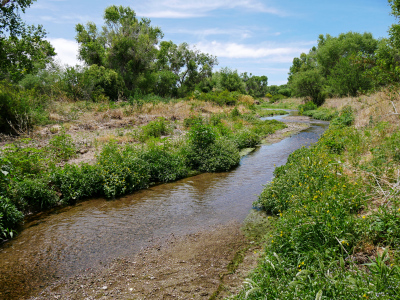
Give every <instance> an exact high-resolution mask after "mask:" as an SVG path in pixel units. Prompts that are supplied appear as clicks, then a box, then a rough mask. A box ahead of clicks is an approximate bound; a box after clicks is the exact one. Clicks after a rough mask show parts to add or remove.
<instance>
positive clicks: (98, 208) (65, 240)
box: [0, 122, 327, 299]
mask: <svg viewBox="0 0 400 300" xmlns="http://www.w3.org/2000/svg"><path fill="white" fill-rule="evenodd" d="M326 127H327V124H326V123H323V122H319V123H315V124H313V126H312V127H311V128H309V129H307V130H305V131H302V132H301V133H299V134H297V135H294V136H292V137H290V138H287V139H284V140H282V141H281V142H279V143H276V144H272V145H263V146H261V147H259V148H257V149H256V150H255V151H254V152H252V153H250V154H249V155H247V156H246V157H244V158H243V159H242V161H241V163H240V166H239V167H237V168H236V169H235V170H233V171H231V172H228V173H214V174H201V175H198V176H194V177H190V178H186V179H183V180H180V181H177V182H174V183H169V184H162V185H158V186H153V187H151V188H149V189H146V190H142V191H139V192H137V193H134V194H132V195H129V196H126V197H123V198H119V199H117V200H113V201H106V200H104V199H93V200H90V201H85V202H82V203H79V204H77V205H75V206H72V207H67V208H63V209H59V210H55V211H53V212H51V213H47V214H43V215H41V216H37V217H36V218H35V219H32V220H30V221H28V222H26V224H25V226H24V230H23V231H22V232H21V234H20V235H19V236H18V237H17V238H15V239H14V240H12V241H10V242H8V243H6V244H4V245H3V246H2V247H1V248H0V299H3V298H4V299H7V298H9V299H19V298H26V297H27V296H28V295H30V294H32V293H35V292H37V291H38V290H40V289H42V288H43V287H45V286H46V285H48V284H49V283H51V282H52V281H54V280H56V279H57V278H61V277H63V278H65V277H68V276H72V275H76V274H78V273H81V272H85V271H89V270H92V269H96V268H98V267H99V266H101V265H103V264H106V263H108V262H110V261H111V260H112V259H114V258H116V257H120V256H125V257H126V256H129V255H132V254H136V253H138V252H139V251H140V250H141V249H142V248H143V247H146V246H149V245H151V244H152V243H153V242H155V241H158V240H160V239H164V238H167V237H169V236H171V235H183V234H188V233H193V232H196V231H199V230H201V229H205V228H207V227H208V226H214V225H217V224H225V223H228V222H229V221H232V220H237V221H239V222H240V221H243V220H244V218H245V217H246V215H247V214H248V213H249V210H250V209H251V207H252V202H253V201H254V200H256V199H257V194H259V193H260V192H261V190H262V188H263V187H262V185H263V184H265V183H266V182H268V181H270V180H271V178H272V176H273V170H274V164H276V165H277V166H279V165H282V164H284V163H285V162H286V159H287V157H288V155H289V154H290V153H292V152H293V151H294V150H296V149H298V148H300V147H301V146H302V145H306V144H309V143H313V142H316V141H317V140H318V138H319V136H320V135H321V134H322V133H323V131H324V130H325V129H326Z"/></svg>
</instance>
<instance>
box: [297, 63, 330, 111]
mask: <svg viewBox="0 0 400 300" xmlns="http://www.w3.org/2000/svg"><path fill="white" fill-rule="evenodd" d="M324 83H325V79H324V77H323V76H322V75H321V73H320V72H319V71H318V70H317V69H312V70H307V71H304V72H298V73H296V74H294V75H293V77H292V81H291V84H290V87H291V89H292V90H293V91H294V93H295V94H296V95H297V96H300V97H310V99H311V100H312V101H313V102H314V103H315V104H316V105H317V106H320V105H322V104H323V103H324V101H325V94H324V92H323V89H324Z"/></svg>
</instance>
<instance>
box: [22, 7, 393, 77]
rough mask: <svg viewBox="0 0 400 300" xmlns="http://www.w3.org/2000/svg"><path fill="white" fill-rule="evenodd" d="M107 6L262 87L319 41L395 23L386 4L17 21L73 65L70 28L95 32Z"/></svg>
mask: <svg viewBox="0 0 400 300" xmlns="http://www.w3.org/2000/svg"><path fill="white" fill-rule="evenodd" d="M113 4H115V5H123V6H130V7H131V8H132V9H133V10H134V11H135V12H136V14H137V17H139V18H142V17H145V18H149V19H150V20H151V24H152V25H153V26H159V27H160V28H161V30H162V31H163V33H164V38H163V40H165V41H169V40H171V41H173V42H174V43H176V44H179V43H182V42H187V43H189V44H190V45H192V47H196V48H197V49H199V50H200V51H202V52H206V53H209V54H212V55H215V56H217V57H218V61H219V65H218V66H217V67H216V69H215V70H218V69H219V68H222V67H229V68H231V69H233V70H237V71H238V72H239V73H242V72H248V73H252V74H253V75H258V76H261V75H266V76H267V77H268V85H273V84H276V85H281V84H285V83H286V82H287V76H288V75H287V73H288V72H289V67H290V66H291V64H292V61H293V58H294V57H298V56H300V54H301V53H302V52H305V53H307V52H308V51H309V50H310V49H311V48H312V47H313V46H316V44H317V42H316V41H317V39H318V36H319V35H320V34H330V35H332V36H337V35H339V34H340V33H345V32H349V31H353V32H361V33H363V32H371V33H372V34H373V36H374V37H375V38H384V37H387V36H388V34H387V31H388V28H389V26H390V25H391V24H393V23H395V22H397V20H396V19H395V18H394V17H393V16H391V15H390V6H389V5H388V2H387V0H335V1H332V0H329V1H328V0H279V1H278V0H140V1H139V0H119V1H118V2H113V1H110V0H108V1H104V0H97V1H93V0H89V1H85V0H80V1H78V0H37V1H36V2H34V4H33V5H32V6H31V7H30V8H28V9H27V10H26V13H25V15H23V16H22V17H23V19H24V20H25V21H26V23H28V24H35V25H37V24H42V25H43V27H44V28H45V29H46V31H47V33H48V34H47V39H48V40H49V41H50V42H51V43H52V45H53V46H54V47H55V49H56V52H57V53H58V60H59V61H60V62H61V63H62V64H69V65H75V64H78V63H80V62H79V60H78V59H77V52H78V44H77V43H76V41H75V35H76V32H75V25H76V24H78V23H81V24H86V23H87V22H89V21H90V22H94V23H96V24H97V25H98V26H99V27H101V26H102V25H103V13H104V9H105V8H106V7H107V6H110V5H113Z"/></svg>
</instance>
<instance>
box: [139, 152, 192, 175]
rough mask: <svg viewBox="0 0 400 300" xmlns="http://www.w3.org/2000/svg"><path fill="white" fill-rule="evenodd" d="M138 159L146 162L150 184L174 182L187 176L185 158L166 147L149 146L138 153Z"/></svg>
mask: <svg viewBox="0 0 400 300" xmlns="http://www.w3.org/2000/svg"><path fill="white" fill-rule="evenodd" d="M139 157H140V158H141V159H142V160H143V161H145V162H147V164H148V167H149V170H150V181H152V182H170V181H175V180H177V179H180V178H183V177H185V176H187V174H188V168H187V167H186V164H185V157H183V155H182V154H180V153H179V152H177V151H173V150H172V149H170V148H169V147H168V146H165V145H155V144H152V145H149V146H148V148H147V149H146V150H144V151H142V152H140V153H139Z"/></svg>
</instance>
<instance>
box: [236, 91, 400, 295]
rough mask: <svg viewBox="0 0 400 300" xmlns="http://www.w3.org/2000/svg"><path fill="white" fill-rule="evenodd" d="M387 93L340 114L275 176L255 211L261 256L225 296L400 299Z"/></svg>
mask: <svg viewBox="0 0 400 300" xmlns="http://www.w3.org/2000/svg"><path fill="white" fill-rule="evenodd" d="M390 95H391V93H390V91H386V93H381V94H377V95H375V97H376V98H375V99H372V98H370V97H366V98H364V99H363V100H361V103H360V102H359V101H358V99H353V100H355V102H357V103H355V104H353V105H351V106H345V105H342V106H340V107H341V112H340V113H339V114H338V116H337V117H336V118H335V119H333V120H332V122H331V125H330V128H329V129H328V130H327V131H326V132H325V134H324V135H323V136H322V137H321V139H320V141H319V142H318V143H317V144H315V145H313V146H311V147H310V148H302V149H299V150H297V151H295V152H294V153H293V154H292V155H290V157H289V159H288V161H287V163H286V165H284V166H281V167H279V168H277V169H276V170H275V178H274V179H273V181H271V182H270V183H268V184H267V185H266V187H265V189H264V191H263V192H262V194H261V195H260V197H259V199H258V201H256V203H255V204H254V205H255V206H257V207H258V208H259V209H261V210H262V211H264V212H265V213H266V214H268V215H269V216H270V218H271V219H274V222H272V223H273V227H272V229H268V230H267V231H265V234H267V235H266V238H267V242H266V246H265V253H264V254H263V257H262V259H261V260H260V262H259V265H258V267H257V268H256V269H255V270H254V271H253V273H252V275H251V276H250V278H249V279H247V280H246V282H245V287H244V289H243V290H242V291H241V292H240V293H239V294H238V295H236V296H234V297H232V298H234V299H264V298H267V299H399V298H400V287H399V284H398V283H399V281H400V267H399V262H400V255H399V254H400V253H399V250H398V249H399V246H400V234H399V233H398V232H399V231H398V228H399V225H400V221H399V220H400V199H399V197H398V195H399V193H400V189H399V188H398V186H397V183H398V182H399V181H400V175H399V174H400V164H399V162H400V152H399V150H398V145H399V144H400V121H399V119H398V118H391V119H388V118H387V115H386V114H387V113H388V112H389V113H390V111H391V112H392V113H393V112H394V108H393V105H394V106H397V105H399V104H400V101H399V99H398V98H397V97H396V98H394V97H392V96H390ZM391 101H393V105H392V103H391ZM332 102H335V104H336V105H337V103H338V100H337V99H334V100H332ZM332 102H331V101H329V100H328V101H327V103H326V104H325V105H324V107H325V109H331V108H333V107H334V106H333V105H332ZM346 102H347V100H346ZM390 106H391V107H392V108H391V109H390ZM336 107H339V106H336ZM377 111H378V112H383V113H384V114H383V115H380V114H379V113H377ZM371 112H372V114H370V116H372V121H371V122H368V123H366V120H368V119H370V118H369V117H366V116H368V114H369V113H371ZM352 124H354V125H352ZM361 124H365V125H364V126H360V125H361Z"/></svg>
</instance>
